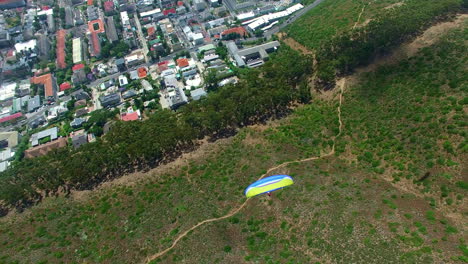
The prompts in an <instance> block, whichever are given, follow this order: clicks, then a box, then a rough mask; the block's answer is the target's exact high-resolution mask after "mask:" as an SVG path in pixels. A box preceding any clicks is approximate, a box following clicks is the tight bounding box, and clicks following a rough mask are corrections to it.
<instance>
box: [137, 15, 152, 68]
mask: <svg viewBox="0 0 468 264" xmlns="http://www.w3.org/2000/svg"><path fill="white" fill-rule="evenodd" d="M135 25H136V27H137V33H138V39H140V43H141V45H142V46H143V54H144V55H145V62H149V59H148V52H149V49H148V43H147V42H146V39H145V35H143V31H142V30H141V24H140V19H138V17H136V16H135Z"/></svg>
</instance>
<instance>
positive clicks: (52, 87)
mask: <svg viewBox="0 0 468 264" xmlns="http://www.w3.org/2000/svg"><path fill="white" fill-rule="evenodd" d="M31 83H34V84H36V85H42V86H44V96H45V97H46V98H55V97H56V96H57V82H56V81H55V78H54V77H53V76H52V74H51V73H47V74H44V75H41V76H33V77H32V78H31Z"/></svg>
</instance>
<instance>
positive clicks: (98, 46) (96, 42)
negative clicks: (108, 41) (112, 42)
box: [91, 32, 101, 56]
mask: <svg viewBox="0 0 468 264" xmlns="http://www.w3.org/2000/svg"><path fill="white" fill-rule="evenodd" d="M91 43H92V45H93V56H98V55H99V54H100V53H101V43H99V38H98V35H97V33H96V32H93V33H91Z"/></svg>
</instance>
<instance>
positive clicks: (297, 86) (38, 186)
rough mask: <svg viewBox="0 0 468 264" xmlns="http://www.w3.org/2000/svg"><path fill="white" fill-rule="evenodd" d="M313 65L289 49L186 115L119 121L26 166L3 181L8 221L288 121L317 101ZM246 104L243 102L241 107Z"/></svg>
mask: <svg viewBox="0 0 468 264" xmlns="http://www.w3.org/2000/svg"><path fill="white" fill-rule="evenodd" d="M311 64H312V63H311V60H310V58H308V57H306V56H301V55H300V54H298V53H297V52H295V51H294V50H291V49H289V48H288V47H287V46H285V47H282V48H281V49H280V50H279V51H278V52H277V53H276V54H274V55H273V56H271V60H270V61H269V62H267V63H266V64H265V65H264V66H263V67H261V69H252V70H249V71H248V72H247V73H246V74H245V75H244V76H242V80H241V81H240V82H239V83H238V84H236V85H227V86H224V87H220V88H219V89H218V90H217V91H213V92H212V93H210V96H209V97H207V98H204V99H203V100H200V101H197V102H192V103H190V104H189V105H186V106H184V107H182V108H181V109H179V110H178V111H177V113H174V112H173V111H170V110H161V111H156V112H155V113H153V114H151V115H150V116H149V118H148V119H147V120H145V121H142V122H122V121H120V122H117V124H116V125H115V126H113V127H112V130H111V131H110V132H109V133H108V134H106V135H104V136H103V137H102V138H99V139H98V140H97V142H93V143H91V144H86V145H84V146H82V147H80V148H79V149H74V148H61V149H57V150H54V151H51V152H50V153H48V154H47V155H45V156H42V157H38V158H34V159H24V160H23V161H21V162H19V163H17V164H15V165H14V166H12V167H11V168H9V169H8V170H7V171H5V172H3V173H2V174H1V175H0V215H4V214H6V213H7V212H8V211H11V210H12V209H20V210H21V209H23V208H25V207H28V206H30V205H33V204H36V203H38V202H40V201H41V200H42V199H43V198H44V197H46V196H51V195H57V194H61V193H65V194H68V193H69V192H70V190H85V189H92V188H94V187H95V186H97V185H99V184H100V183H102V182H104V181H106V180H110V179H114V178H117V177H120V176H122V175H124V174H125V173H129V172H134V171H138V170H144V169H149V168H153V167H155V166H158V165H160V164H163V163H165V162H167V161H170V160H172V159H174V158H176V157H178V156H179V155H180V154H181V153H182V152H184V151H190V150H193V148H194V147H195V146H196V145H197V143H198V140H199V139H203V138H204V137H209V138H211V139H216V138H220V137H225V136H229V135H232V134H233V133H234V132H235V130H236V129H237V128H239V127H244V126H246V125H252V124H257V123H261V122H264V121H265V120H268V119H269V118H274V117H281V116H284V115H286V114H287V113H288V112H290V108H291V106H292V105H293V104H296V103H298V102H302V103H306V102H308V101H309V100H310V92H309V87H308V85H307V78H308V76H309V74H310V72H311V70H312V67H311ZM239 102H242V103H241V104H239Z"/></svg>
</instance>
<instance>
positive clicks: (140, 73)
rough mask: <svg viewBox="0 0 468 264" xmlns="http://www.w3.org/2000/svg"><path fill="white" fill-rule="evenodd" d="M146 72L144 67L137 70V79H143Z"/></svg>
mask: <svg viewBox="0 0 468 264" xmlns="http://www.w3.org/2000/svg"><path fill="white" fill-rule="evenodd" d="M147 74H148V72H147V71H146V69H145V68H144V67H141V68H138V77H140V78H145V77H146V75H147Z"/></svg>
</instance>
